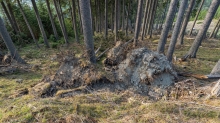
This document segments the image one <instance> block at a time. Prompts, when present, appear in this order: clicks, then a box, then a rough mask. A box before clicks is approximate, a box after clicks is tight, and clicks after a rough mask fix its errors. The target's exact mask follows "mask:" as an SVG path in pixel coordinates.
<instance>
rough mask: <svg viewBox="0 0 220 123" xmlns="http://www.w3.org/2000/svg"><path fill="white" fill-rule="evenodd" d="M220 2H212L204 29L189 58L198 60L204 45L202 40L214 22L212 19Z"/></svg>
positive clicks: (204, 22) (216, 0)
mask: <svg viewBox="0 0 220 123" xmlns="http://www.w3.org/2000/svg"><path fill="white" fill-rule="evenodd" d="M219 4H220V1H219V0H212V3H211V5H210V7H209V10H208V13H207V14H206V17H205V20H204V21H203V26H202V27H203V28H202V29H201V30H200V31H199V33H198V35H197V36H196V39H195V40H194V42H193V44H192V46H191V48H190V50H189V52H188V54H187V57H189V58H196V53H197V51H198V49H199V46H200V44H201V43H202V40H203V38H204V36H205V35H206V32H207V30H208V28H209V26H210V24H211V22H212V19H213V17H214V15H215V13H216V11H217V9H218V7H219Z"/></svg>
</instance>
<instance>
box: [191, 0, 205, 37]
mask: <svg viewBox="0 0 220 123" xmlns="http://www.w3.org/2000/svg"><path fill="white" fill-rule="evenodd" d="M204 2H205V0H202V2H201V4H200V6H199V10H198V11H197V13H196V17H195V19H194V22H193V25H192V28H191V29H190V32H189V35H190V36H191V35H192V31H193V28H194V26H195V24H196V21H197V19H198V17H199V13H200V11H201V10H202V6H203V4H204Z"/></svg>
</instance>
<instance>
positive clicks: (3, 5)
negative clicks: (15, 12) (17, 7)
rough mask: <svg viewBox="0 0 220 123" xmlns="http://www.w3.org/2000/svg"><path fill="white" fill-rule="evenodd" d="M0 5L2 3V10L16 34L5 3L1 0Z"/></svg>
mask: <svg viewBox="0 0 220 123" xmlns="http://www.w3.org/2000/svg"><path fill="white" fill-rule="evenodd" d="M1 5H2V8H3V10H4V12H5V14H6V16H7V18H8V20H9V23H10V24H11V26H12V28H13V30H14V31H15V33H16V34H18V33H19V31H18V30H17V28H16V26H15V25H14V23H13V21H12V18H11V16H10V14H9V12H8V9H7V8H6V6H5V3H4V2H3V1H2V2H1Z"/></svg>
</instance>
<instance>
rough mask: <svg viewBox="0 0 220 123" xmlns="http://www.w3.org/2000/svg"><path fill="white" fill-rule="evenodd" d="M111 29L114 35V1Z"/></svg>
mask: <svg viewBox="0 0 220 123" xmlns="http://www.w3.org/2000/svg"><path fill="white" fill-rule="evenodd" d="M111 9H112V10H111V11H112V13H111V29H112V33H113V30H114V1H112V5H111Z"/></svg>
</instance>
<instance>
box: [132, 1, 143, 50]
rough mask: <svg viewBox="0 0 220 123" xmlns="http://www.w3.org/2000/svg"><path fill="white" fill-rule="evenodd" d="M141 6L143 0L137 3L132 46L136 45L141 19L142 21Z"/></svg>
mask: <svg viewBox="0 0 220 123" xmlns="http://www.w3.org/2000/svg"><path fill="white" fill-rule="evenodd" d="M142 6H143V0H139V1H138V10H137V18H136V23H135V33H134V46H136V45H137V43H138V36H139V33H140V29H141V19H142V8H143V7H142Z"/></svg>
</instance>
